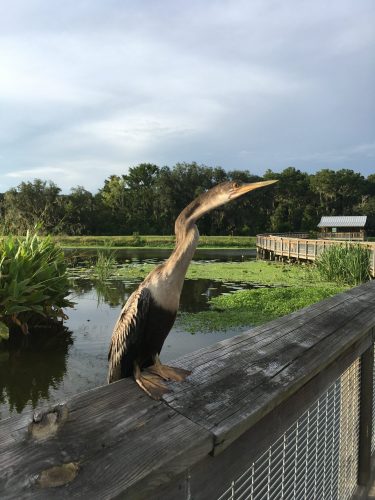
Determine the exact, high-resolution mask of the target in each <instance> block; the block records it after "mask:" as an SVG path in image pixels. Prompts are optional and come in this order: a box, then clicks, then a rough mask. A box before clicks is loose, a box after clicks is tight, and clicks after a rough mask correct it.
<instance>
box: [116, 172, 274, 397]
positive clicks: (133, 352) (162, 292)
mask: <svg viewBox="0 0 375 500" xmlns="http://www.w3.org/2000/svg"><path fill="white" fill-rule="evenodd" d="M274 182H277V181H263V182H255V183H251V184H239V183H237V182H231V181H229V182H223V183H222V184H218V185H217V186H215V187H213V188H212V189H210V190H208V191H206V192H204V193H203V194H201V195H200V196H199V197H198V198H196V199H195V200H194V201H192V202H191V203H190V204H189V205H188V206H187V207H186V208H184V210H183V211H182V212H181V213H180V215H179V216H178V217H177V219H176V223H175V234H176V246H175V249H174V251H173V252H172V254H171V256H170V257H169V259H167V260H166V261H165V262H164V263H163V264H160V265H159V266H157V267H156V268H155V269H154V270H153V271H151V272H150V274H149V275H148V276H147V277H146V278H145V280H144V281H143V282H142V283H141V284H140V285H139V286H138V288H137V290H136V291H135V292H133V293H132V294H131V296H130V297H129V299H128V301H127V302H126V304H125V305H124V307H123V309H122V311H121V313H120V316H119V318H118V320H117V323H116V325H115V328H114V330H113V334H112V339H111V345H110V349H109V354H108V359H109V371H108V382H109V383H111V382H114V381H115V380H119V379H120V378H123V377H130V376H132V375H133V376H134V378H135V381H136V382H137V384H138V385H139V386H140V387H141V388H142V389H143V390H144V391H145V392H146V393H147V394H148V395H149V396H151V397H152V398H154V399H160V397H161V396H162V395H163V394H164V393H166V392H168V389H167V387H166V385H165V384H164V383H163V380H177V381H181V380H184V379H185V378H186V377H187V376H188V375H190V373H191V372H189V371H187V370H183V369H181V368H173V367H170V366H166V365H163V364H161V362H160V360H159V354H160V351H161V348H162V347H163V344H164V341H165V339H166V337H167V335H168V333H169V332H170V330H171V328H172V326H173V323H174V321H175V319H176V314H177V310H178V306H179V302H180V295H181V290H182V285H183V283H184V279H185V274H186V271H187V268H188V267H189V264H190V261H191V259H192V257H193V255H194V252H195V249H196V247H197V244H198V239H199V232H198V228H197V226H196V225H195V223H196V221H197V220H198V219H199V218H200V217H202V215H204V214H206V213H207V212H210V211H211V210H213V209H214V208H217V207H219V206H221V205H224V204H225V203H228V202H230V201H232V200H235V199H236V198H238V197H239V196H242V195H243V194H245V193H248V192H249V191H252V190H254V189H258V188H261V187H264V186H268V185H270V184H273V183H274Z"/></svg>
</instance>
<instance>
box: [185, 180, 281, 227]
mask: <svg viewBox="0 0 375 500" xmlns="http://www.w3.org/2000/svg"><path fill="white" fill-rule="evenodd" d="M275 182H277V180H272V181H260V182H251V183H241V182H237V181H226V182H222V183H221V184H218V185H217V186H214V187H213V188H211V189H209V190H208V191H205V192H204V193H202V194H201V195H200V196H199V197H198V198H196V199H195V200H194V201H193V202H192V203H190V205H188V207H186V209H185V210H184V211H183V212H182V213H184V212H185V217H186V219H188V220H190V221H191V222H195V221H196V220H198V219H199V218H200V217H202V215H204V214H206V213H207V212H210V211H211V210H213V209H215V208H217V207H220V206H221V205H225V204H226V203H229V202H230V201H233V200H235V199H237V198H239V197H240V196H243V195H244V194H246V193H249V192H250V191H254V190H255V189H259V188H262V187H265V186H269V185H271V184H274V183H275Z"/></svg>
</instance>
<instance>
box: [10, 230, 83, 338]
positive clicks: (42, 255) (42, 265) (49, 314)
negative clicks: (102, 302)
mask: <svg viewBox="0 0 375 500" xmlns="http://www.w3.org/2000/svg"><path fill="white" fill-rule="evenodd" d="M68 294H69V280H68V275H67V272H66V264H65V258H64V253H63V252H62V250H61V249H60V248H59V247H57V246H56V245H55V244H54V243H53V242H52V240H51V238H49V237H44V238H41V237H39V236H38V234H37V233H31V232H27V234H26V237H16V236H9V237H7V238H4V239H2V240H0V338H7V337H8V335H9V328H11V327H19V329H20V330H21V331H22V332H23V333H25V334H26V333H28V331H29V326H30V325H31V324H34V323H35V322H36V321H37V320H38V319H39V320H40V319H41V318H45V319H48V320H53V321H55V320H63V319H65V318H66V316H65V313H64V311H63V308H65V307H71V306H73V303H72V302H71V301H69V300H68V299H67V296H68Z"/></svg>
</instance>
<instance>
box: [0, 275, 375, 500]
mask: <svg viewBox="0 0 375 500" xmlns="http://www.w3.org/2000/svg"><path fill="white" fill-rule="evenodd" d="M374 326H375V282H372V283H369V284H366V285H363V286H361V287H358V288H356V289H352V290H350V291H348V292H345V293H343V294H340V295H338V296H336V297H333V298H331V299H327V300H326V301H323V302H321V303H319V304H315V305H313V306H310V307H309V308H307V309H305V310H302V311H298V312H296V313H293V314H291V315H289V316H286V317H284V318H280V319H278V320H275V321H273V322H271V323H269V324H267V325H263V326H261V327H258V328H254V329H253V330H252V331H250V332H249V333H248V334H243V335H240V336H238V337H237V338H233V339H230V340H228V341H224V342H221V343H219V344H217V345H216V346H213V347H209V348H206V349H202V350H200V351H199V352H198V353H193V354H191V355H187V356H184V357H183V358H182V359H180V360H177V361H176V364H180V365H181V364H183V365H185V366H186V367H188V368H190V369H193V373H192V375H191V377H189V378H188V379H187V380H186V381H185V382H184V383H181V384H171V388H172V391H173V392H172V393H171V394H169V395H167V396H165V401H162V402H154V401H152V400H150V399H149V398H148V397H147V396H146V395H144V394H143V393H142V392H140V391H139V389H138V388H137V387H136V386H135V384H134V382H133V381H131V380H122V381H120V382H117V383H115V384H111V385H109V386H104V387H100V388H97V389H94V390H92V391H89V392H87V393H84V394H81V395H78V396H76V397H75V398H73V399H72V400H70V401H69V402H68V403H66V404H65V405H62V406H60V407H57V408H56V409H55V410H54V411H52V412H49V413H48V414H47V415H45V416H44V417H43V418H42V419H41V422H38V423H34V424H32V425H31V426H30V425H29V424H30V422H31V417H29V418H28V419H27V417H25V416H22V417H18V418H11V419H7V420H5V421H2V422H0V498H2V499H3V498H4V499H11V498H25V499H27V498H31V497H33V498H36V499H39V498H40V499H45V498H51V497H53V498H57V499H59V498H68V497H71V498H101V499H102V498H103V499H107V498H108V499H110V498H116V497H122V498H130V499H132V500H133V499H137V498H163V496H160V495H162V493H161V492H162V491H167V490H166V489H165V488H164V487H167V486H166V485H167V484H169V482H170V481H171V482H173V481H172V480H173V478H178V477H179V476H181V475H182V476H181V477H182V482H181V481H180V482H179V481H175V486H176V488H177V490H176V489H175V490H174V491H175V492H176V491H177V492H180V493H181V495H182V496H181V498H184V496H183V495H184V493H183V489H184V486H186V484H187V483H186V475H188V473H187V471H188V470H189V469H191V470H192V471H195V473H196V474H197V477H198V476H199V477H200V478H201V479H200V481H201V486H200V487H201V488H202V491H208V492H209V491H210V490H209V488H208V486H207V488H208V489H205V488H203V486H202V482H203V481H204V476H203V475H202V474H201V475H199V474H198V473H197V470H198V469H197V468H198V467H199V465H195V464H201V465H202V466H204V467H207V468H206V470H207V471H211V473H212V474H214V471H215V467H214V466H213V465H212V464H213V463H215V462H212V460H215V459H216V458H215V459H213V458H212V457H207V455H208V454H209V453H218V452H221V451H222V450H225V449H226V448H227V447H228V445H229V444H231V443H233V442H234V440H236V438H238V437H239V436H243V438H244V440H245V436H247V438H248V440H247V443H248V446H250V444H252V445H253V450H252V454H250V455H251V456H252V455H254V456H255V453H256V451H258V452H259V450H260V447H261V446H263V445H264V443H265V442H266V440H267V433H266V432H264V426H272V428H274V432H273V431H272V432H268V434H269V436H268V438H269V437H270V436H272V437H275V436H276V434H275V433H276V432H282V429H283V425H282V424H283V423H284V422H288V421H290V420H291V419H292V418H294V417H295V416H296V412H297V411H299V409H301V404H302V403H301V401H302V402H304V403H305V404H307V401H308V397H312V395H313V394H318V392H319V391H323V390H324V384H325V383H328V381H329V380H330V378H331V377H332V376H333V374H334V373H336V374H337V373H339V370H340V369H343V366H344V365H345V363H349V361H350V360H352V359H353V356H356V355H360V354H362V352H363V351H364V350H365V349H366V348H368V347H369V346H370V345H371V343H372V342H373V339H372V333H371V330H372V328H373V327H374ZM305 390H306V392H305ZM316 391H317V392H316ZM304 398H305V399H304ZM293 401H294V402H295V404H293ZM297 401H300V404H297V403H296V402H297ZM291 403H292V404H291ZM262 428H263V431H261V429H262ZM247 438H246V439H247ZM249 440H250V441H249ZM241 443H242V441H241V440H237V441H236V444H233V445H232V446H233V448H232V446H231V447H230V448H229V449H232V452H233V450H234V451H235V450H238V451H239V452H240V451H241ZM224 453H226V452H225V451H224V452H223V454H222V455H219V457H220V456H223V457H224ZM225 456H226V457H229V458H226V459H225V460H226V461H225V460H224V458H223V459H221V461H222V464H223V467H224V468H226V467H227V468H228V471H231V474H234V472H235V470H234V469H233V467H234V466H232V465H230V464H231V459H230V456H231V454H230V453H229V451H228V453H226V454H225ZM232 457H233V455H232ZM218 463H221V462H218ZM202 470H204V469H202ZM228 473H229V472H228ZM223 477H224V473H223ZM226 477H229V476H228V475H226ZM211 480H212V479H211ZM185 483H186V484H185ZM218 483H220V481H218ZM51 484H55V485H56V486H55V487H52V486H48V485H51ZM59 484H60V486H58V485H59ZM189 484H190V483H189ZM191 484H193V483H191ZM195 484H196V485H198V484H199V481H198V482H196V483H195ZM223 484H224V483H223ZM189 487H190V486H189ZM167 489H170V488H169V487H168V488H167ZM186 491H187V496H188V495H189V491H188V490H186ZM190 493H191V491H190ZM176 498H177V497H176ZM179 498H180V496H179ZM197 498H199V497H197ZM201 498H204V497H201Z"/></svg>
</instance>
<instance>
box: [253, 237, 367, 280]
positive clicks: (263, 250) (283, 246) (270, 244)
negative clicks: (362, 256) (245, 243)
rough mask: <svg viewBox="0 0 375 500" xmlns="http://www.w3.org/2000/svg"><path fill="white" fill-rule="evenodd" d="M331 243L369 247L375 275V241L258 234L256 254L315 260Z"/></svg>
mask: <svg viewBox="0 0 375 500" xmlns="http://www.w3.org/2000/svg"><path fill="white" fill-rule="evenodd" d="M332 245H361V246H365V247H366V248H369V249H370V252H371V257H370V267H371V275H372V277H373V278H374V277H375V242H359V241H335V240H314V239H308V238H296V237H290V236H284V235H281V234H278V235H275V234H258V235H257V254H258V255H259V256H261V257H263V258H269V259H271V260H274V259H275V258H279V259H282V260H284V259H287V260H291V259H293V260H298V261H311V262H313V261H315V260H316V258H317V257H319V255H321V254H322V253H323V252H324V251H325V249H326V248H329V247H330V246H332Z"/></svg>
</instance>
